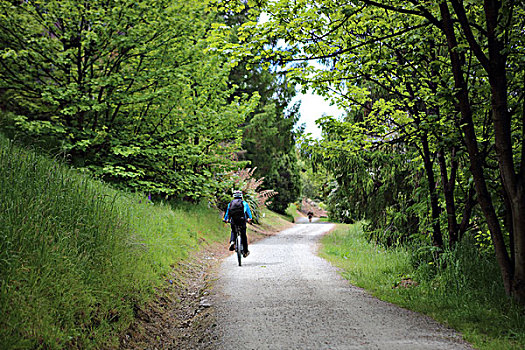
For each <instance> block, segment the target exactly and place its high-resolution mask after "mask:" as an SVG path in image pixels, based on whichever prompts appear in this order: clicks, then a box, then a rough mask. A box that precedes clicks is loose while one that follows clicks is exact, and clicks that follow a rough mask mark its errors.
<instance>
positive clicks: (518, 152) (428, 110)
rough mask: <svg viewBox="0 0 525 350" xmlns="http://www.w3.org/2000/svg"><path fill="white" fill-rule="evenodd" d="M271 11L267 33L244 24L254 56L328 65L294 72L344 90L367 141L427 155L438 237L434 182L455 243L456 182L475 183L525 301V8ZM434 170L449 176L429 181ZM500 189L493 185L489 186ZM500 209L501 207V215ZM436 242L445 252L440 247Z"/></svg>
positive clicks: (276, 5) (475, 5)
mask: <svg viewBox="0 0 525 350" xmlns="http://www.w3.org/2000/svg"><path fill="white" fill-rule="evenodd" d="M265 5H266V6H265V10H267V11H268V13H269V14H270V15H271V19H270V21H268V22H267V23H264V24H262V25H260V26H259V27H258V28H257V27H255V24H254V23H250V24H248V25H246V26H245V27H244V29H245V31H246V34H244V35H245V36H250V35H252V36H251V37H250V39H251V40H250V43H251V46H250V45H248V46H249V47H250V49H253V47H254V45H255V46H257V49H258V51H253V52H259V53H258V54H257V55H253V56H252V57H254V58H255V59H261V58H265V57H267V56H271V57H274V59H277V60H280V61H281V62H282V63H283V64H286V65H290V63H291V62H301V61H305V60H318V61H320V62H322V63H324V64H325V67H326V69H318V70H315V69H313V68H310V69H307V70H304V69H293V68H291V69H290V72H289V77H290V78H291V79H296V81H299V82H301V83H303V84H310V85H311V86H312V87H313V88H316V89H318V90H321V91H325V93H327V94H328V92H329V91H330V90H333V91H336V92H339V93H340V97H336V98H335V100H336V101H337V102H339V103H340V104H341V105H343V106H345V105H346V106H348V104H350V105H354V106H360V107H361V108H363V110H364V111H365V113H364V114H365V115H366V116H367V118H366V119H367V120H366V122H367V123H368V125H365V127H366V128H365V131H366V130H368V132H365V135H367V137H370V136H373V135H374V134H375V135H381V137H384V136H386V134H388V133H390V132H392V133H393V135H401V136H402V138H403V139H404V141H405V142H406V141H407V138H408V141H410V142H413V145H414V146H416V145H417V146H418V147H420V149H421V151H422V152H421V157H422V162H423V165H424V168H425V173H426V175H427V185H428V191H429V196H430V202H431V204H432V203H434V204H432V205H431V206H432V207H433V209H432V211H431V212H432V214H431V216H432V224H433V226H434V228H433V230H434V237H438V236H439V230H440V225H439V222H438V220H441V218H442V217H443V215H442V212H440V208H439V206H436V200H437V193H434V194H433V192H432V191H433V190H432V189H433V188H435V187H436V185H437V181H436V179H441V181H442V184H441V186H442V187H443V188H442V190H443V194H444V195H445V197H446V206H447V210H446V215H447V221H446V222H447V226H448V230H449V232H450V234H451V238H452V239H451V241H452V242H454V241H456V240H457V239H458V237H459V233H460V229H459V228H458V227H459V226H461V225H462V224H459V225H458V221H457V217H456V216H455V215H454V212H455V208H454V205H453V203H454V198H455V196H454V193H455V192H454V191H455V186H454V184H455V182H456V181H459V182H460V183H461V184H462V187H466V186H465V185H466V184H468V179H469V177H471V178H472V179H473V184H474V188H475V192H476V196H475V198H476V199H477V202H478V203H479V204H480V208H481V210H482V213H483V217H484V219H485V222H486V225H487V226H488V228H489V230H490V232H491V236H492V242H493V244H494V248H495V252H496V256H497V259H498V262H499V265H500V268H501V272H502V277H503V282H504V285H505V289H506V291H507V293H508V294H509V295H512V296H513V297H514V298H515V299H516V300H518V301H520V302H522V303H523V302H524V301H525V283H524V281H525V272H524V271H525V260H524V257H525V243H524V242H525V233H524V232H525V224H524V221H523V220H524V219H523V216H522V215H520V214H519V213H522V212H523V209H524V204H525V201H524V193H525V191H524V188H523V186H524V185H523V179H524V178H525V167H524V164H525V163H524V159H523V158H524V157H523V156H524V151H523V140H524V132H523V130H525V125H524V124H525V122H524V120H523V118H522V115H523V104H522V103H521V101H522V100H523V76H524V71H525V65H524V64H523V63H524V62H523V59H522V57H523V35H522V33H521V29H520V28H522V26H523V18H524V16H523V13H524V5H523V3H521V2H514V1H497V0H487V1H484V2H483V4H480V3H479V2H476V1H463V2H459V1H457V0H450V1H440V2H439V3H435V4H434V3H428V2H427V3H420V2H418V1H408V2H401V1H397V0H392V1H382V2H376V1H370V0H362V1H357V2H344V1H343V2H340V1H335V2H334V1H322V0H319V1H314V0H312V1H302V2H294V3H289V2H286V1H277V2H268V3H267V4H265ZM254 28H255V29H254ZM268 36H270V38H282V39H284V40H286V41H287V42H288V43H290V45H289V46H288V47H286V48H285V49H283V50H278V51H277V52H275V50H274V51H273V52H272V51H270V50H264V46H263V45H261V43H263V44H264V41H263V40H262V38H264V37H268ZM418 45H420V47H417V46H418ZM248 51H249V50H248ZM240 53H241V54H242V53H243V52H242V50H241V51H240ZM381 68H382V69H381ZM511 71H512V72H513V73H514V74H509V73H510V72H511ZM421 72H425V74H420V73H421ZM410 74H413V78H412V79H410ZM418 80H419V81H418ZM362 81H369V82H370V83H371V84H372V85H373V86H374V87H375V88H378V87H380V88H381V89H383V90H384V92H385V93H386V94H387V95H388V94H392V95H396V99H392V98H391V97H389V98H388V99H385V98H384V99H383V101H380V100H379V101H370V99H369V96H370V89H369V86H363V84H358V82H362ZM391 101H395V102H391ZM486 101H490V102H489V103H488V104H487V103H486ZM370 102H374V103H373V105H370ZM378 102H380V103H378ZM487 111H488V112H489V113H490V114H489V115H490V116H491V118H490V119H487V118H486V117H487V113H486V112H487ZM407 115H408V116H409V120H406V118H405V116H407ZM458 115H459V116H458ZM404 118H405V119H404ZM400 121H401V122H403V121H404V122H403V123H399V122H400ZM431 126H432V127H431ZM436 126H437V130H435V129H434V128H435V127H436ZM358 127H362V125H361V126H358ZM407 127H409V128H407ZM404 128H405V129H408V130H403V129H404ZM369 130H374V132H373V133H370V132H369ZM354 136H355V135H354ZM355 137H357V140H363V138H362V137H359V136H355ZM425 139H426V141H425ZM365 141H366V140H365ZM463 145H464V146H463ZM463 147H464V148H463ZM447 150H448V151H447ZM356 151H357V150H356ZM445 151H447V153H448V154H447V153H445ZM434 156H435V157H434ZM434 159H437V165H435V164H436V163H435V161H434ZM463 159H464V160H467V161H468V164H469V171H468V172H464V171H462V174H461V176H462V177H461V178H458V177H457V175H458V171H459V166H458V161H460V160H463ZM447 162H448V164H449V165H448V167H449V168H448V169H447V167H446V166H445V165H446V164H447ZM492 164H496V165H497V168H498V172H497V173H495V172H494V171H493V169H492ZM436 167H437V169H436ZM436 170H437V171H439V173H440V177H437V178H436V177H434V179H432V177H433V174H434V172H435V171H436ZM488 179H490V180H491V181H490V182H489V181H488ZM433 182H435V183H436V184H435V185H434V186H432V183H433ZM491 182H493V183H494V184H495V185H493V186H489V183H491ZM463 192H464V194H463V201H462V202H463V207H464V210H463V214H464V218H465V217H468V216H470V211H471V210H472V201H473V196H472V194H471V193H470V192H469V191H468V189H466V190H464V191H463ZM495 203H498V205H495ZM499 205H501V207H502V208H504V210H503V211H498V210H497V209H496V208H498V207H499ZM454 219H456V220H454ZM462 222H463V220H462ZM503 222H504V223H505V224H502V223H503ZM463 228H464V226H463ZM458 230H459V231H458ZM456 236H457V237H456ZM507 238H508V240H507ZM506 241H508V242H509V244H506V243H505V242H506ZM434 242H435V243H437V244H439V239H437V240H434ZM509 252H510V253H509Z"/></svg>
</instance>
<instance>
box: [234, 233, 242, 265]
mask: <svg viewBox="0 0 525 350" xmlns="http://www.w3.org/2000/svg"><path fill="white" fill-rule="evenodd" d="M235 246H236V247H237V249H236V251H237V261H239V266H241V258H242V242H241V235H240V234H237V239H236V242H235Z"/></svg>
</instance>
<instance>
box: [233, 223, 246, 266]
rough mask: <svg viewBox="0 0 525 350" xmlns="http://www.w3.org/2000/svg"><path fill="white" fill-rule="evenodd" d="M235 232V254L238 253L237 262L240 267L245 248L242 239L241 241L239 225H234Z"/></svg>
mask: <svg viewBox="0 0 525 350" xmlns="http://www.w3.org/2000/svg"><path fill="white" fill-rule="evenodd" d="M232 230H233V236H234V237H235V240H234V242H235V252H236V253H237V261H238V262H239V266H241V258H242V255H243V253H244V248H243V246H242V239H241V228H240V227H239V226H237V225H232Z"/></svg>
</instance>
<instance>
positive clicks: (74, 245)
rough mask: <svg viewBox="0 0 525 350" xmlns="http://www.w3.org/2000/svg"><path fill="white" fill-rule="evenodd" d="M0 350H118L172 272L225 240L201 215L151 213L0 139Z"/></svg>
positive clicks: (151, 207)
mask: <svg viewBox="0 0 525 350" xmlns="http://www.w3.org/2000/svg"><path fill="white" fill-rule="evenodd" d="M0 213H2V215H0V344H1V348H2V349H63V348H82V349H97V348H101V347H107V346H112V345H115V344H116V342H117V337H118V334H119V333H120V332H122V331H123V330H125V329H126V328H127V327H128V326H129V324H130V322H131V321H132V320H133V317H134V315H133V312H134V311H133V310H134V308H136V306H138V305H141V304H142V303H144V302H145V301H147V300H148V299H149V298H151V297H152V296H153V295H154V292H155V289H154V287H156V286H159V284H160V283H161V282H162V278H163V276H164V275H165V274H166V273H167V272H168V271H170V266H171V265H172V264H174V263H176V262H177V261H180V260H181V259H184V258H186V257H187V256H188V253H189V252H190V251H191V250H193V249H196V248H198V247H199V246H201V245H202V244H203V243H206V242H216V241H218V240H224V237H225V236H227V230H225V228H224V225H223V224H222V223H221V221H220V218H219V216H218V213H217V212H216V211H215V210H212V209H208V208H207V207H206V206H203V205H198V206H191V207H188V206H178V207H176V208H173V209H172V207H171V206H170V205H168V204H153V203H152V202H150V201H148V200H147V199H146V198H143V197H141V196H139V195H135V194H127V193H123V192H119V191H116V190H113V189H111V188H110V187H108V186H107V185H105V184H104V183H102V182H100V181H96V180H94V179H92V178H91V177H89V176H87V175H84V174H81V173H79V172H77V171H74V170H71V169H69V168H68V167H65V166H63V165H62V164H61V162H60V161H56V160H52V159H48V158H46V157H43V156H39V155H37V154H36V153H35V152H31V151H28V150H25V149H22V148H18V147H16V146H14V145H13V144H12V143H10V142H9V141H7V140H6V139H5V138H4V137H0Z"/></svg>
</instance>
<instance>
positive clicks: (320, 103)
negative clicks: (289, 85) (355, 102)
mask: <svg viewBox="0 0 525 350" xmlns="http://www.w3.org/2000/svg"><path fill="white" fill-rule="evenodd" d="M297 101H301V108H299V112H300V113H301V118H300V119H299V122H298V123H297V125H298V126H300V125H301V124H305V125H306V129H305V133H306V134H308V133H311V134H312V137H313V138H316V139H318V138H320V137H321V129H320V128H319V127H318V126H317V125H316V124H315V121H316V120H317V119H319V118H321V117H322V116H323V115H328V116H332V117H341V116H342V115H344V114H345V111H343V110H342V109H340V108H339V107H337V106H335V105H330V102H328V101H326V100H325V99H324V97H322V96H319V95H315V94H314V93H312V92H311V91H308V92H307V93H306V94H298V95H296V96H295V97H294V98H293V100H292V103H291V104H290V105H293V104H294V103H295V102H297Z"/></svg>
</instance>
